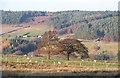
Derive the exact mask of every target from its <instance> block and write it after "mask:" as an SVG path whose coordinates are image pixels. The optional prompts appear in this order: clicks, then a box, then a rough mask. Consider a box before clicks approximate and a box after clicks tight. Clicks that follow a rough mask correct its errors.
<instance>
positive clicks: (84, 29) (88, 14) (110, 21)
mask: <svg viewBox="0 0 120 78" xmlns="http://www.w3.org/2000/svg"><path fill="white" fill-rule="evenodd" d="M1 13H2V24H22V23H29V22H30V21H33V22H34V21H36V20H35V17H36V18H37V17H41V16H42V17H44V16H45V17H49V18H48V19H45V20H43V21H42V22H45V24H47V25H48V26H53V27H54V28H55V29H56V30H57V31H58V33H59V35H63V34H75V36H76V37H77V38H80V39H89V40H93V39H97V38H100V39H102V40H107V41H118V40H119V39H118V24H117V23H118V16H119V15H118V11H80V10H71V11H59V12H47V11H3V10H1Z"/></svg>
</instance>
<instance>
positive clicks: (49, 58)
mask: <svg viewBox="0 0 120 78" xmlns="http://www.w3.org/2000/svg"><path fill="white" fill-rule="evenodd" d="M48 59H50V51H49V52H48Z"/></svg>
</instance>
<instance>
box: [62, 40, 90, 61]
mask: <svg viewBox="0 0 120 78" xmlns="http://www.w3.org/2000/svg"><path fill="white" fill-rule="evenodd" d="M60 44H61V47H62V50H61V51H62V52H66V54H67V60H69V56H70V54H71V53H73V52H77V53H79V54H80V56H81V59H84V58H88V57H89V55H88V48H87V47H85V46H84V45H83V44H82V43H81V41H79V40H76V39H64V40H62V41H60Z"/></svg>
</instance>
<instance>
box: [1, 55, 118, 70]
mask: <svg viewBox="0 0 120 78" xmlns="http://www.w3.org/2000/svg"><path fill="white" fill-rule="evenodd" d="M28 58H29V59H28ZM30 60H31V62H32V63H35V62H36V61H37V63H39V64H46V65H59V64H58V62H60V63H61V64H60V65H63V66H64V65H68V66H82V67H95V68H106V67H108V68H117V67H118V63H115V62H105V61H96V62H94V61H87V60H75V59H74V60H70V61H67V60H66V59H63V58H55V59H54V58H52V59H50V60H48V59H47V57H30V56H3V57H2V61H8V62H16V63H17V62H19V63H22V62H28V63H29V62H30ZM31 62H30V63H31Z"/></svg>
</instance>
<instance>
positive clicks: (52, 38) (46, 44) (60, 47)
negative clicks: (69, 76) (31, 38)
mask: <svg viewBox="0 0 120 78" xmlns="http://www.w3.org/2000/svg"><path fill="white" fill-rule="evenodd" d="M37 48H38V52H39V53H41V48H45V50H47V54H48V59H50V55H51V54H54V52H57V54H58V53H61V54H64V52H65V54H66V55H67V60H69V56H70V54H71V53H73V52H77V53H79V54H80V56H81V59H84V58H88V57H89V55H88V49H87V48H86V47H85V46H84V45H83V44H82V43H81V42H80V41H78V40H76V39H64V40H60V39H59V38H58V36H57V32H56V31H48V32H45V34H43V36H42V38H41V42H40V43H39V44H38V46H37Z"/></svg>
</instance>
